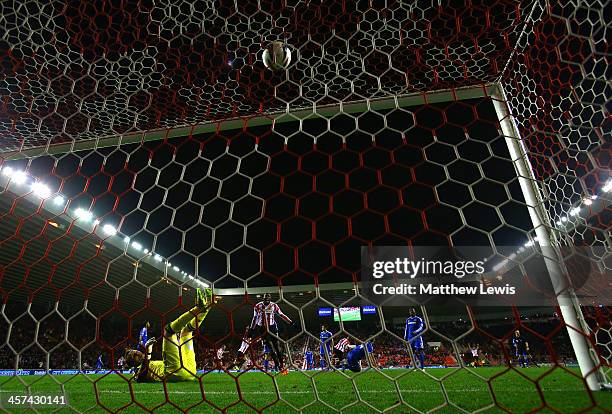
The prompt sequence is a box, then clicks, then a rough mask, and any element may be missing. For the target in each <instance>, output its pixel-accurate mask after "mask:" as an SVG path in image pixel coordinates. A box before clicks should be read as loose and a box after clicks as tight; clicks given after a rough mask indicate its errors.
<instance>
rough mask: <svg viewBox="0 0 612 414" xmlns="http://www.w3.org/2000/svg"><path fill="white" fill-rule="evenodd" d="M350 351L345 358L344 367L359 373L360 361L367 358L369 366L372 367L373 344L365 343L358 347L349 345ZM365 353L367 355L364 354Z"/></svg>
mask: <svg viewBox="0 0 612 414" xmlns="http://www.w3.org/2000/svg"><path fill="white" fill-rule="evenodd" d="M349 347H351V348H352V349H351V350H350V351H349V353H348V355H347V356H346V366H347V368H348V369H350V370H351V371H353V372H359V371H361V362H360V361H361V360H362V359H364V358H366V357H367V360H368V361H369V362H370V366H374V365H375V364H374V355H372V352H374V344H373V343H372V342H366V343H365V344H360V345H357V346H355V345H349ZM366 351H367V353H366Z"/></svg>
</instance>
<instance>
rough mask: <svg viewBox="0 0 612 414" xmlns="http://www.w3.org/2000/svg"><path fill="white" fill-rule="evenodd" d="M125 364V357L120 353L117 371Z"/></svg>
mask: <svg viewBox="0 0 612 414" xmlns="http://www.w3.org/2000/svg"><path fill="white" fill-rule="evenodd" d="M124 364H125V358H123V355H121V356H120V357H119V359H118V360H117V369H118V370H119V371H121V370H123V365H124Z"/></svg>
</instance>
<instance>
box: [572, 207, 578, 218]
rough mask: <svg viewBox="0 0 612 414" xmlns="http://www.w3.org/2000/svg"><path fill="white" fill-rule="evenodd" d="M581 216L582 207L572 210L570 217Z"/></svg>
mask: <svg viewBox="0 0 612 414" xmlns="http://www.w3.org/2000/svg"><path fill="white" fill-rule="evenodd" d="M578 214H580V207H574V208H573V209H571V210H570V216H577V215H578Z"/></svg>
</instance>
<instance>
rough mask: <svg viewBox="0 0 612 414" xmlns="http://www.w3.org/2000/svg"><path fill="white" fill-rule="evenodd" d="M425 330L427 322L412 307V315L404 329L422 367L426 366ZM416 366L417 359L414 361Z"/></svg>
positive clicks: (405, 335)
mask: <svg viewBox="0 0 612 414" xmlns="http://www.w3.org/2000/svg"><path fill="white" fill-rule="evenodd" d="M424 330H425V322H424V321H423V319H422V318H421V317H420V316H417V314H416V310H415V309H414V308H410V316H409V317H408V319H406V327H405V329H404V340H405V341H407V342H408V344H409V345H410V346H411V347H412V351H413V352H414V355H415V356H417V357H418V358H419V362H420V363H421V369H423V368H424V367H425V351H424V350H423V335H422V333H423V331H424ZM414 366H415V368H417V366H416V361H414Z"/></svg>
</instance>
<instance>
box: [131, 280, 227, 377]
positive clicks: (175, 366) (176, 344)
mask: <svg viewBox="0 0 612 414" xmlns="http://www.w3.org/2000/svg"><path fill="white" fill-rule="evenodd" d="M218 299H220V298H219V297H215V296H213V294H212V289H210V288H206V289H204V291H203V292H202V291H201V290H200V289H196V303H195V306H194V307H193V308H191V309H190V310H189V311H188V312H185V313H184V314H182V315H181V316H179V317H178V318H176V319H175V320H174V321H172V322H170V323H169V324H168V325H166V327H165V333H164V338H163V343H162V360H161V361H151V353H152V352H153V345H155V343H156V339H155V338H150V339H149V340H148V341H147V342H146V343H145V350H146V351H145V352H140V351H138V350H136V349H126V351H125V361H126V364H127V365H128V366H134V367H136V369H135V372H134V377H133V378H134V380H135V381H137V382H154V381H193V380H196V379H197V377H196V356H195V351H194V348H193V342H194V340H193V332H194V331H195V330H196V329H199V327H200V326H201V323H202V321H203V320H204V318H205V317H206V315H208V312H209V311H210V309H211V307H212V306H213V305H214V304H215V303H216V302H217V300H218Z"/></svg>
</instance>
